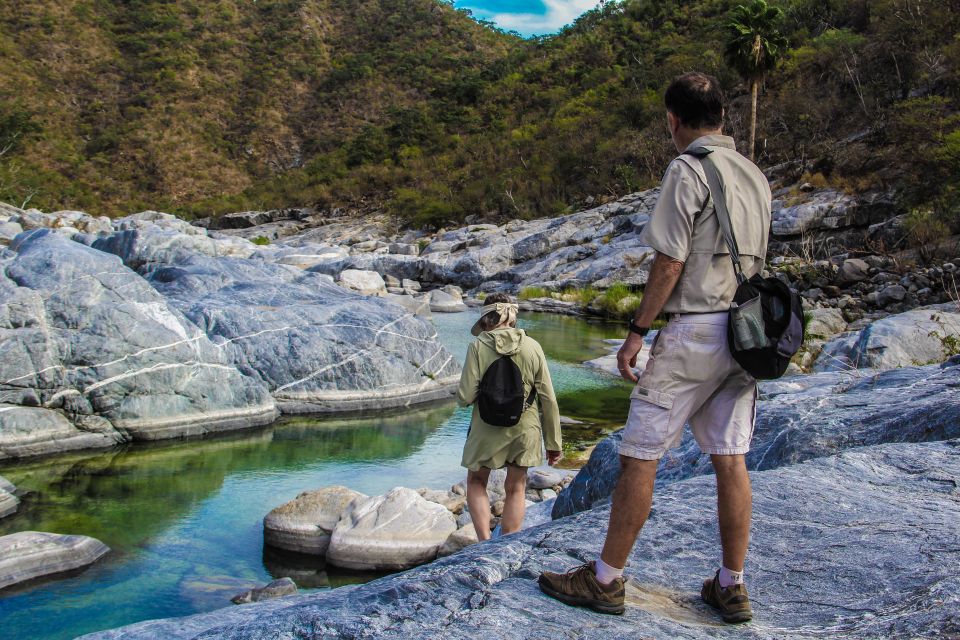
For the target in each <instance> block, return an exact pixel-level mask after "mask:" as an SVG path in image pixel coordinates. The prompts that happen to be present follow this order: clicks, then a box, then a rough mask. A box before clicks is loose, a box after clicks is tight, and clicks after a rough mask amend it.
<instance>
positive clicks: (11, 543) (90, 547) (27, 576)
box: [0, 531, 110, 589]
mask: <svg viewBox="0 0 960 640" xmlns="http://www.w3.org/2000/svg"><path fill="white" fill-rule="evenodd" d="M109 551H110V548H109V547H107V546H106V545H105V544H103V543H102V542H100V541H99V540H96V539H94V538H89V537H87V536H66V535H59V534H56V533H45V532H41V531H20V532H19V533H11V534H10V535H6V536H0V589H4V588H6V587H9V586H12V585H15V584H20V583H21V582H26V581H28V580H35V579H37V578H42V577H45V576H53V575H56V574H58V573H65V572H67V571H73V570H75V569H80V568H82V567H86V566H88V565H91V564H93V563H94V562H96V561H97V560H99V559H100V558H102V557H103V556H104V555H106V554H107V553H108V552H109Z"/></svg>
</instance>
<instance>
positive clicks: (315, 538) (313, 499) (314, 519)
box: [263, 486, 367, 557]
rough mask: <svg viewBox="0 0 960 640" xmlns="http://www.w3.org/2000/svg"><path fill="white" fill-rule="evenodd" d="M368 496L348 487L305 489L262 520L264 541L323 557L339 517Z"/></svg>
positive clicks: (288, 549)
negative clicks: (354, 503) (356, 501)
mask: <svg viewBox="0 0 960 640" xmlns="http://www.w3.org/2000/svg"><path fill="white" fill-rule="evenodd" d="M366 497H367V496H365V495H364V494H362V493H360V492H359V491H354V490H352V489H348V488H347V487H340V486H334V487H324V488H322V489H314V490H312V491H304V492H303V493H301V494H300V495H298V496H297V497H296V498H294V499H293V500H291V501H290V502H286V503H284V504H282V505H280V506H279V507H277V508H275V509H273V510H272V511H271V512H270V513H268V514H267V515H266V517H265V518H264V519H263V541H264V542H265V543H266V544H268V545H270V546H272V547H276V548H277V549H284V550H286V551H294V552H296V553H304V554H310V555H317V556H320V557H325V555H326V553H327V548H328V547H329V546H330V535H331V534H332V533H333V529H334V528H335V527H336V526H337V522H338V521H339V520H340V516H341V515H342V514H343V512H344V511H345V510H346V509H347V507H349V506H350V504H351V503H352V502H354V501H355V500H358V499H360V500H362V499H365V498H366Z"/></svg>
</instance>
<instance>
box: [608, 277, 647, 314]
mask: <svg viewBox="0 0 960 640" xmlns="http://www.w3.org/2000/svg"><path fill="white" fill-rule="evenodd" d="M642 298H643V295H642V294H640V293H639V292H634V291H633V290H632V289H631V288H630V285H628V284H625V283H623V282H615V283H613V284H612V285H610V288H608V289H607V290H606V291H604V292H603V294H602V295H601V297H600V302H599V307H600V309H601V310H602V311H603V312H604V314H605V315H607V316H610V317H612V318H630V317H632V316H633V314H634V312H636V310H637V307H639V306H640V300H641V299H642Z"/></svg>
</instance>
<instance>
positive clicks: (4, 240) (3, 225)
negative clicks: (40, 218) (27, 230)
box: [0, 222, 23, 246]
mask: <svg viewBox="0 0 960 640" xmlns="http://www.w3.org/2000/svg"><path fill="white" fill-rule="evenodd" d="M22 231H23V227H21V226H20V225H19V224H17V223H16V222H0V246H5V245H9V244H10V243H11V242H13V239H14V238H16V237H17V234H18V233H21V232H22Z"/></svg>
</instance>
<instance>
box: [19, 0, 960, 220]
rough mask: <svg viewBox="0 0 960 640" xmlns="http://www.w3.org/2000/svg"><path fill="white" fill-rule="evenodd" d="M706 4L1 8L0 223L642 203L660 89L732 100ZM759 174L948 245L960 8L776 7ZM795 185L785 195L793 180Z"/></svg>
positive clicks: (719, 36) (242, 1)
mask: <svg viewBox="0 0 960 640" xmlns="http://www.w3.org/2000/svg"><path fill="white" fill-rule="evenodd" d="M736 4H738V2H736V1H729V0H697V1H695V2H680V1H675V0H664V1H660V0H656V1H654V0H626V1H624V2H620V3H617V2H613V3H608V4H606V5H605V6H604V7H603V8H601V9H597V10H595V11H593V12H590V13H588V14H586V15H585V16H584V17H583V18H581V19H580V20H579V21H578V22H577V23H576V24H575V25H574V26H572V27H571V28H568V29H567V30H565V31H564V32H562V33H561V34H559V35H557V36H554V37H551V38H544V39H537V40H522V39H520V38H518V37H516V36H514V35H511V34H508V33H503V32H501V31H497V30H495V29H492V28H491V27H490V26H489V25H482V24H478V23H477V22H475V21H473V20H472V19H471V18H470V17H469V16H468V15H467V14H466V13H464V12H460V11H457V10H455V9H453V8H452V7H451V6H450V5H448V4H446V3H443V2H439V1H438V0H273V1H271V0H259V1H258V2H249V1H246V0H204V1H202V0H168V1H163V0H128V1H126V2H119V1H117V2H108V1H106V0H58V1H56V2H55V1H53V0H24V1H22V2H18V3H15V4H13V3H11V4H9V6H8V7H6V8H5V9H4V12H3V13H2V14H0V33H2V39H0V43H2V44H0V47H2V49H0V65H2V68H0V151H3V150H4V149H6V152H5V153H4V154H3V155H2V156H0V200H7V201H11V202H14V203H15V204H20V203H21V202H23V201H24V200H25V199H27V198H28V197H29V198H30V199H29V203H30V204H31V205H33V206H38V207H41V208H44V209H59V208H77V209H84V210H88V211H91V212H95V213H106V214H111V215H115V214H124V213H129V212H132V211H136V210H139V209H143V208H155V209H164V210H169V211H174V212H178V213H181V214H184V215H209V214H211V213H222V212H225V211H230V210H239V209H248V208H273V207H281V206H292V205H305V204H312V205H317V206H320V207H330V208H332V207H346V208H347V209H357V210H369V209H376V208H384V209H386V210H388V211H391V212H393V213H396V214H397V215H399V216H400V217H401V218H402V219H403V220H404V221H405V222H408V223H412V224H428V225H436V224H441V223H443V222H446V221H453V220H458V219H462V218H463V217H464V216H466V215H468V214H473V213H480V214H483V215H487V216H491V217H516V216H520V217H530V216H538V215H549V214H554V213H559V212H562V211H565V210H568V209H570V208H572V207H578V206H581V205H582V204H584V203H585V202H587V201H588V198H591V197H592V198H593V199H600V198H604V197H615V196H618V195H622V194H624V193H627V192H630V191H635V190H637V189H639V188H644V187H647V186H650V185H652V184H654V183H655V182H656V181H657V180H658V179H659V176H660V174H661V172H662V170H663V168H664V166H665V164H666V162H667V161H668V160H669V158H670V157H671V154H672V149H671V147H670V144H669V140H668V138H667V136H666V135H665V124H664V116H663V107H662V100H661V96H662V91H663V89H664V88H665V86H666V84H667V83H668V82H669V80H670V78H672V77H673V76H675V75H676V74H678V73H680V72H683V71H687V70H690V69H702V70H705V71H708V72H711V73H714V74H716V75H718V76H719V77H720V78H721V80H722V81H723V82H724V84H725V85H726V87H727V89H728V92H729V94H730V96H731V97H732V98H733V102H732V105H731V112H730V114H729V118H728V129H729V130H731V131H732V132H733V133H734V135H736V136H737V138H738V139H740V140H745V139H746V137H747V135H746V131H745V127H744V123H745V122H746V121H747V110H748V108H749V107H748V104H747V102H748V100H747V96H746V88H745V85H743V84H742V82H741V80H740V78H739V77H738V76H737V75H736V74H735V73H734V72H733V71H732V70H731V69H730V68H729V67H727V65H726V64H725V62H724V59H723V48H724V37H725V30H724V26H725V23H726V21H727V16H728V15H729V12H730V10H731V8H732V7H734V6H735V5H736ZM772 4H776V5H778V6H780V7H782V8H783V9H784V10H785V12H786V17H785V20H784V23H783V31H784V33H785V35H786V36H787V37H788V39H789V42H790V51H789V53H788V56H787V59H786V60H785V61H784V62H783V63H782V64H781V66H780V68H779V69H778V70H777V71H775V72H774V73H773V74H772V75H771V76H770V78H769V79H768V80H767V82H766V83H765V85H764V87H763V91H762V93H761V103H760V123H759V130H758V145H757V146H758V156H759V160H760V162H761V164H763V165H772V164H776V163H780V162H783V161H787V160H796V159H804V160H812V161H813V165H812V167H810V168H809V171H808V173H809V174H810V175H808V176H805V179H809V180H813V181H814V182H822V183H824V184H833V185H834V186H837V187H839V188H843V189H847V190H850V191H863V190H867V189H870V188H872V187H890V186H894V187H898V188H899V189H900V192H901V194H902V197H903V203H904V205H905V206H920V207H921V208H922V209H923V210H926V209H929V210H931V211H933V212H934V213H935V215H937V216H939V217H940V218H941V219H943V220H947V221H948V223H949V222H955V218H951V216H953V215H954V213H953V212H954V211H955V209H956V200H957V198H956V195H955V185H957V183H958V178H960V118H958V116H957V112H958V109H957V105H958V101H960V64H958V63H960V39H958V37H957V35H956V34H957V33H958V32H960V6H958V3H957V2H954V1H951V2H934V1H932V0H913V1H912V2H910V3H906V2H903V1H902V0H876V1H874V0H871V1H869V2H867V1H865V0H864V1H849V2H843V1H840V0H781V1H779V2H776V1H775V2H772ZM796 177H797V178H800V177H801V176H799V175H798V176H796Z"/></svg>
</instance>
